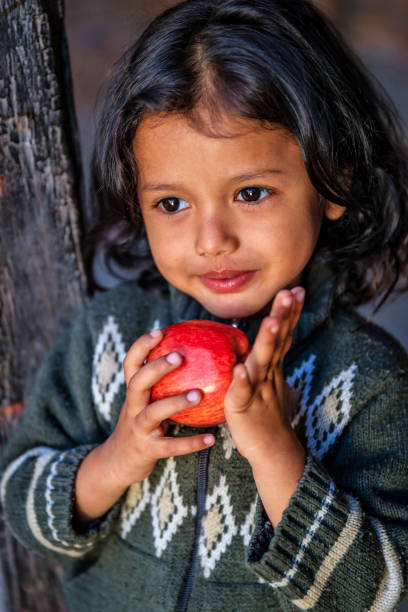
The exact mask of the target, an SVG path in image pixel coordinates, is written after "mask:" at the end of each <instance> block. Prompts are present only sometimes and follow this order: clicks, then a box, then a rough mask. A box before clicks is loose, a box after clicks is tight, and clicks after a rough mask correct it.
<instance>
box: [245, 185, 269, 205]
mask: <svg viewBox="0 0 408 612" xmlns="http://www.w3.org/2000/svg"><path fill="white" fill-rule="evenodd" d="M271 193H272V191H271V190H270V189H266V188H265V187H245V188H244V189H241V191H240V192H239V193H238V195H240V194H242V199H241V198H239V197H237V200H239V201H240V202H259V200H263V199H264V198H265V197H266V196H267V195H270V194H271Z"/></svg>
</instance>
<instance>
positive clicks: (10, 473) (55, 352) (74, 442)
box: [1, 309, 120, 558]
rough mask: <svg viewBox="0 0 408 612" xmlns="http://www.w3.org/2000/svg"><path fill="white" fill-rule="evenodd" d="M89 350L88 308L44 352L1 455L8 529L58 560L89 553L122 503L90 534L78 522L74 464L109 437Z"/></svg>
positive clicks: (90, 347)
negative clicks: (98, 408)
mask: <svg viewBox="0 0 408 612" xmlns="http://www.w3.org/2000/svg"><path fill="white" fill-rule="evenodd" d="M92 354H93V347H92V341H91V333H90V329H89V326H88V323H87V309H84V311H83V312H82V313H81V314H80V315H78V316H77V317H76V319H75V320H74V321H73V323H72V324H71V325H70V326H69V327H68V328H67V329H66V330H65V331H64V332H63V333H62V334H61V336H60V337H59V338H58V340H57V342H56V343H55V345H54V347H53V348H52V349H51V350H50V352H49V353H48V355H47V356H46V358H45V360H44V362H43V364H42V366H41V368H40V370H39V373H38V376H37V378H36V381H35V384H34V388H33V389H32V392H31V394H30V397H29V400H28V402H27V404H26V406H25V408H24V411H23V416H22V419H21V421H20V423H18V425H17V426H16V428H15V430H14V431H13V433H12V435H11V437H10V439H9V441H8V444H7V446H6V448H5V450H4V452H3V456H2V460H1V471H2V479H1V502H2V506H3V510H4V515H5V519H6V521H7V523H8V525H9V527H10V529H11V531H12V532H13V533H14V535H15V536H16V538H17V539H18V540H19V541H20V542H21V543H22V544H23V545H25V546H27V547H29V548H33V549H37V550H38V551H40V552H43V553H48V554H56V555H57V556H58V557H60V558H61V555H63V556H65V557H71V558H72V557H80V556H82V555H84V554H86V553H87V552H88V551H90V550H91V549H92V548H93V547H94V546H95V545H96V544H97V543H98V542H99V541H100V540H101V539H102V538H104V537H105V536H106V535H107V534H108V533H109V531H110V529H111V527H112V525H113V523H114V521H115V518H116V516H117V515H118V512H119V509H120V501H119V502H118V503H117V504H115V506H114V507H113V508H112V509H111V510H110V511H109V512H108V513H107V515H106V516H105V517H104V518H103V519H102V520H101V521H96V522H94V523H93V524H92V525H91V526H90V528H89V530H88V531H87V532H86V533H83V534H79V533H77V532H76V531H75V529H74V528H73V522H72V519H73V512H72V510H73V493H74V482H75V477H76V473H77V470H78V468H79V465H80V463H81V461H82V460H83V459H84V457H85V456H86V455H87V453H89V452H90V451H91V450H92V449H93V448H95V447H96V446H97V445H98V444H100V443H101V442H103V441H104V439H106V437H107V433H106V432H105V431H104V430H103V428H101V426H100V424H99V422H98V419H97V418H96V414H95V410H94V405H93V399H92V393H91V375H92Z"/></svg>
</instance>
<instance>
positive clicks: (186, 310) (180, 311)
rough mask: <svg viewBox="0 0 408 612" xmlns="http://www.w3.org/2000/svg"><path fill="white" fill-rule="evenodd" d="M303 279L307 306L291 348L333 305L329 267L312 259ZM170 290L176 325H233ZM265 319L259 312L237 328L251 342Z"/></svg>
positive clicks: (178, 292) (318, 323)
mask: <svg viewBox="0 0 408 612" xmlns="http://www.w3.org/2000/svg"><path fill="white" fill-rule="evenodd" d="M304 279H305V280H304V285H303V286H304V287H305V289H306V298H305V304H304V306H303V310H302V313H301V315H300V318H299V322H298V324H297V326H296V329H295V331H294V335H293V342H292V346H294V345H296V344H298V343H300V342H302V341H303V340H305V339H306V338H307V336H309V335H310V334H311V333H312V332H313V331H314V330H315V329H316V328H317V327H318V326H319V325H320V324H321V323H323V321H324V320H325V319H327V317H328V316H329V313H330V309H331V307H332V303H333V293H334V276H333V273H332V272H331V270H330V268H329V267H328V266H327V265H325V264H322V263H321V262H319V261H317V260H312V262H311V263H310V264H309V266H308V267H307V269H306V271H305V274H304ZM169 290H170V305H171V310H172V319H173V321H174V322H177V321H187V320H191V319H207V320H210V321H218V322H220V323H227V324H232V323H233V320H232V319H221V318H219V317H216V316H214V315H213V314H211V313H210V312H208V311H207V310H205V308H203V307H202V306H201V304H200V303H199V302H197V301H196V300H195V299H193V298H192V297H190V296H189V295H187V294H185V293H183V292H181V291H179V290H178V289H176V288H175V287H174V286H173V285H169ZM263 316H264V315H260V314H258V313H257V314H254V315H252V316H250V317H246V318H244V319H239V325H238V327H239V328H240V329H242V330H243V331H244V332H245V333H246V334H247V335H248V338H249V340H250V342H251V343H253V342H254V340H255V337H256V334H257V332H258V329H259V326H260V324H261V321H262V318H263Z"/></svg>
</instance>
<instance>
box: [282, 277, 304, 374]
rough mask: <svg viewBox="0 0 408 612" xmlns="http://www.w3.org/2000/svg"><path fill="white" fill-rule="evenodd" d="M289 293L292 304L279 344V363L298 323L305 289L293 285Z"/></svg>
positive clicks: (286, 350)
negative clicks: (284, 333) (284, 332)
mask: <svg viewBox="0 0 408 612" xmlns="http://www.w3.org/2000/svg"><path fill="white" fill-rule="evenodd" d="M291 293H292V306H291V310H290V317H289V322H288V325H287V329H286V335H285V337H284V338H282V342H281V344H280V354H279V360H278V364H280V365H283V360H284V358H285V355H286V353H287V352H288V350H289V349H290V347H291V345H292V340H293V332H294V330H295V327H296V325H297V324H298V321H299V317H300V314H301V312H302V307H303V303H304V296H305V290H304V289H303V287H294V288H293V289H292V290H291Z"/></svg>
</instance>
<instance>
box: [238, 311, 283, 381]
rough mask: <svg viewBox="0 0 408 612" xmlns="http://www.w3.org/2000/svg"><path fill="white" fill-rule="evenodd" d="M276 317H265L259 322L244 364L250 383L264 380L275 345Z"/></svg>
mask: <svg viewBox="0 0 408 612" xmlns="http://www.w3.org/2000/svg"><path fill="white" fill-rule="evenodd" d="M279 326H280V321H279V319H278V317H265V318H264V319H263V321H262V323H261V326H260V328H259V331H258V334H257V336H256V339H255V342H254V344H253V347H252V349H251V352H250V353H249V355H248V357H247V358H246V360H245V366H246V368H247V371H248V376H249V379H250V381H251V383H252V384H256V383H257V382H259V381H262V380H265V377H266V375H267V373H268V370H269V368H270V365H271V360H272V358H273V354H274V351H275V350H276V346H277V333H278V331H279Z"/></svg>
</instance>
